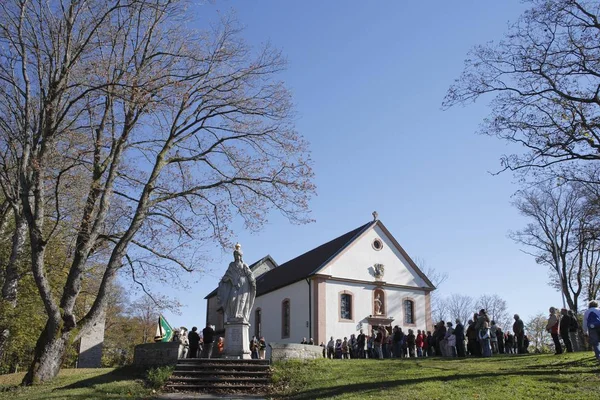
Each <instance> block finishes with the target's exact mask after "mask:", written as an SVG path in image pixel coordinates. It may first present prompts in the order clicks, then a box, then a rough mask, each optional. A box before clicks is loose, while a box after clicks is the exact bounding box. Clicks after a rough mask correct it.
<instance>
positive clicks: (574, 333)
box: [569, 310, 580, 351]
mask: <svg viewBox="0 0 600 400" xmlns="http://www.w3.org/2000/svg"><path fill="white" fill-rule="evenodd" d="M569 317H571V326H569V338H571V346H573V351H579V350H580V346H579V321H577V315H575V313H574V312H573V311H572V310H569Z"/></svg>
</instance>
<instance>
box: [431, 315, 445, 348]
mask: <svg viewBox="0 0 600 400" xmlns="http://www.w3.org/2000/svg"><path fill="white" fill-rule="evenodd" d="M433 334H434V335H435V355H436V356H442V347H441V343H442V340H444V337H446V323H445V322H444V321H440V322H438V324H437V327H436V330H435V332H434V333H433Z"/></svg>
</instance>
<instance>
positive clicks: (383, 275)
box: [316, 221, 434, 289]
mask: <svg viewBox="0 0 600 400" xmlns="http://www.w3.org/2000/svg"><path fill="white" fill-rule="evenodd" d="M316 273H317V274H319V275H327V276H331V277H332V278H337V279H342V280H351V281H362V282H377V281H380V282H385V283H386V284H389V285H399V286H407V287H413V288H425V289H434V287H433V284H431V282H430V281H429V279H427V277H426V276H425V275H424V274H423V273H422V272H421V271H420V270H419V269H418V267H417V266H416V265H415V264H414V262H413V261H412V260H411V259H410V257H409V256H408V254H406V252H405V251H404V250H403V249H402V247H401V246H400V245H399V244H398V242H397V241H396V239H394V237H393V236H392V235H391V234H390V233H389V231H388V230H387V229H386V228H385V226H384V225H383V224H382V223H381V222H380V221H377V223H376V224H374V225H373V226H371V227H370V229H367V230H366V231H365V232H363V233H362V234H361V235H360V236H359V237H357V238H356V239H355V240H354V241H353V242H352V243H350V244H349V245H348V246H347V247H346V248H345V249H344V250H343V251H342V252H340V253H339V254H338V255H337V256H336V257H335V258H333V259H332V260H330V261H329V263H327V265H325V266H324V268H322V269H320V270H319V271H316Z"/></svg>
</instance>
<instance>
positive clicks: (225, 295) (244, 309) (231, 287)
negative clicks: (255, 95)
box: [217, 243, 256, 322]
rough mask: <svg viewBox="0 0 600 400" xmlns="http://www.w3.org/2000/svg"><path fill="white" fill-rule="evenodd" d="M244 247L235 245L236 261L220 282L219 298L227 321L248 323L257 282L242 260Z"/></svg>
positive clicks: (231, 264) (234, 255)
mask: <svg viewBox="0 0 600 400" xmlns="http://www.w3.org/2000/svg"><path fill="white" fill-rule="evenodd" d="M242 255H243V253H242V246H241V245H240V244H239V243H238V244H236V245H235V251H234V252H233V258H234V261H233V262H231V263H229V268H227V272H225V275H223V277H222V278H221V281H220V282H219V289H218V290H217V298H218V300H219V304H220V305H221V307H223V313H224V314H225V318H226V320H231V319H238V320H242V321H244V322H248V320H249V318H250V312H251V311H252V306H253V305H254V298H255V297H256V280H255V279H254V274H252V271H251V270H250V268H248V264H246V263H244V261H243V260H242Z"/></svg>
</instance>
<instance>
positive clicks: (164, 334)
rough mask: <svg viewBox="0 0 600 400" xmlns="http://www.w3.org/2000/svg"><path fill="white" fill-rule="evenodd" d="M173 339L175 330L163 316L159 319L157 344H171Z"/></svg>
mask: <svg viewBox="0 0 600 400" xmlns="http://www.w3.org/2000/svg"><path fill="white" fill-rule="evenodd" d="M171 339H173V328H171V325H169V323H168V322H167V320H166V319H165V318H164V317H163V316H162V315H161V316H159V317H158V325H157V326H156V336H154V341H155V342H170V341H171Z"/></svg>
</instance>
